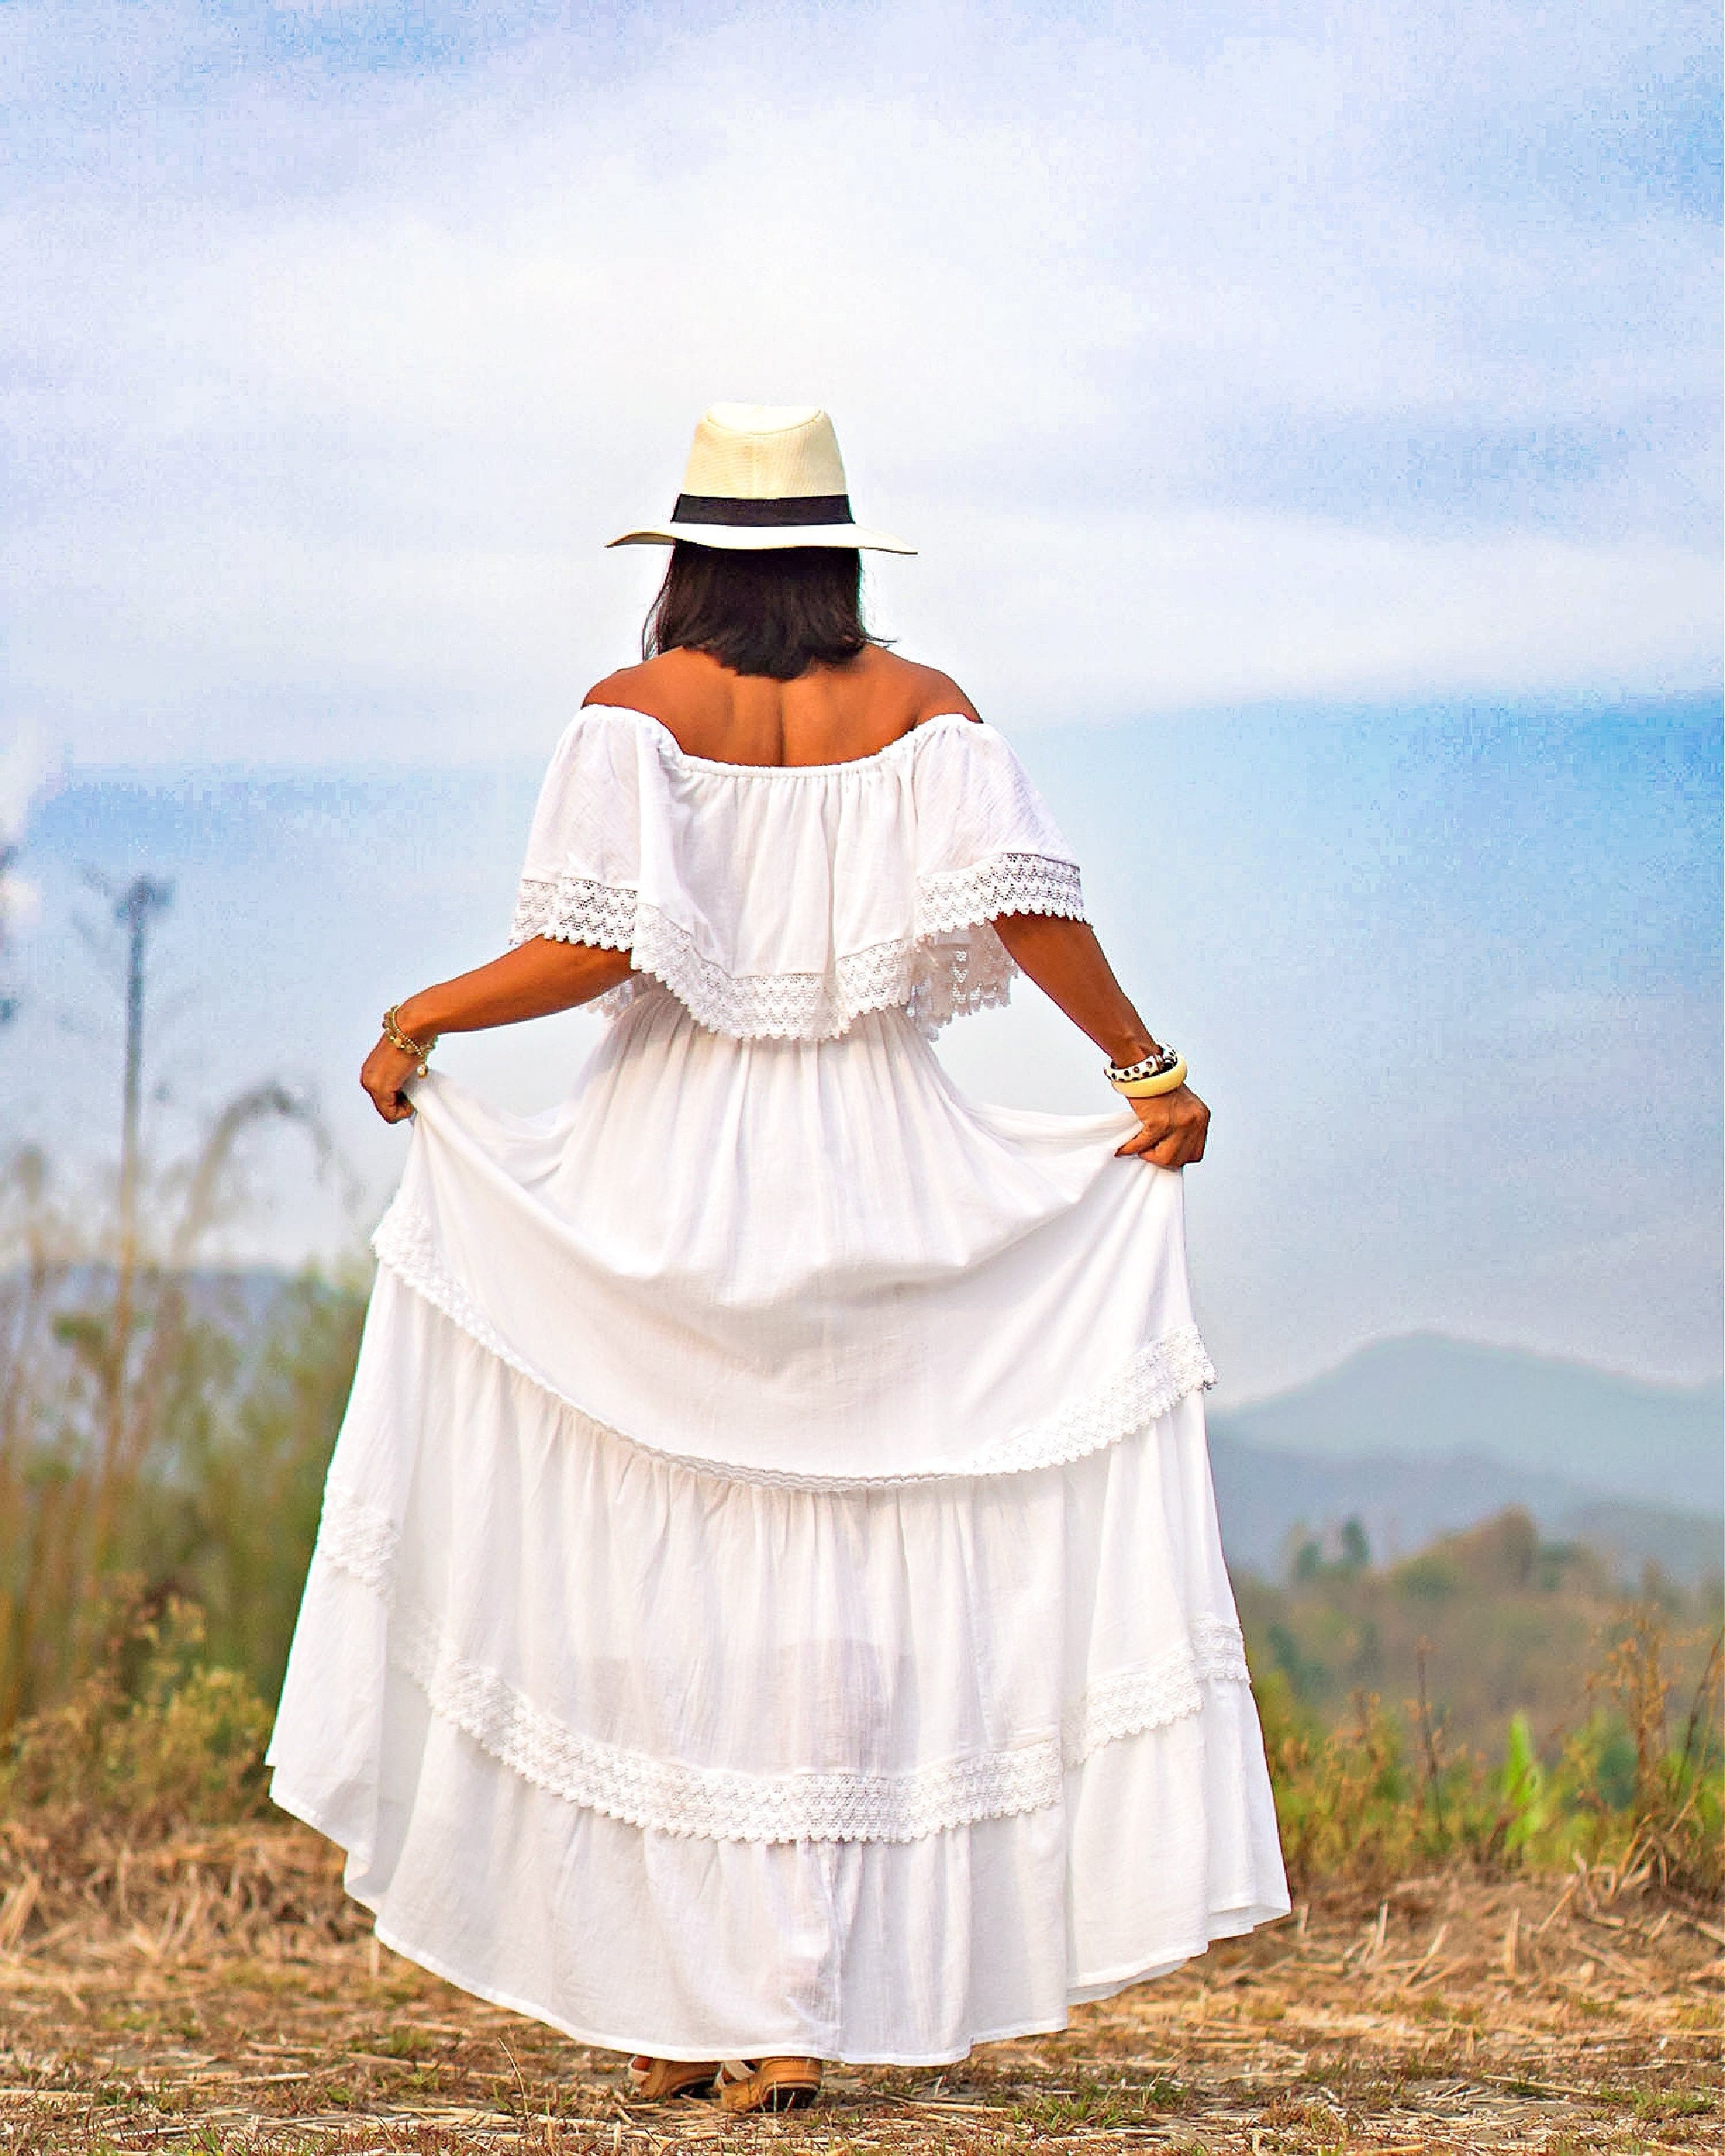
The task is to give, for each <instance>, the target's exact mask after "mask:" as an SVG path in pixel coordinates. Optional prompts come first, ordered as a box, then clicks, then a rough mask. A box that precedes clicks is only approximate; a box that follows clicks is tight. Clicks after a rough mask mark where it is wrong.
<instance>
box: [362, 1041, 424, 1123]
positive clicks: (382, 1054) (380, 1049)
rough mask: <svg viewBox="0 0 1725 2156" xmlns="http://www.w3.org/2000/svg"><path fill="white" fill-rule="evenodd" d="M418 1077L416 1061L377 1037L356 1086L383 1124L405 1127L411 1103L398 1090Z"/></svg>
mask: <svg viewBox="0 0 1725 2156" xmlns="http://www.w3.org/2000/svg"><path fill="white" fill-rule="evenodd" d="M418 1075H419V1058H418V1057H417V1056H405V1055H404V1054H403V1053H402V1051H401V1050H400V1049H398V1048H397V1047H395V1046H393V1045H392V1043H391V1042H390V1041H389V1039H388V1038H387V1037H386V1036H385V1035H383V1034H380V1035H379V1036H378V1044H377V1046H376V1047H375V1048H374V1049H373V1050H372V1052H371V1054H370V1055H369V1056H367V1058H366V1060H365V1062H364V1063H363V1064H362V1065H361V1069H360V1083H361V1085H362V1086H363V1087H365V1089H366V1091H367V1093H368V1094H370V1095H371V1097H372V1106H373V1107H374V1108H375V1109H376V1110H377V1112H378V1113H379V1114H380V1116H381V1117H382V1118H383V1119H384V1121H385V1122H386V1123H405V1121H406V1120H407V1119H408V1117H409V1116H411V1114H412V1112H413V1103H412V1102H411V1100H409V1099H408V1097H407V1095H406V1094H405V1093H404V1092H403V1091H402V1088H403V1087H404V1086H405V1085H406V1083H407V1081H408V1080H409V1079H410V1078H417V1076H418Z"/></svg>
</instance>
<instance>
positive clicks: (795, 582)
mask: <svg viewBox="0 0 1725 2156" xmlns="http://www.w3.org/2000/svg"><path fill="white" fill-rule="evenodd" d="M867 642H869V631H868V630H867V629H866V628H864V626H863V624H862V555H860V554H859V553H858V552H857V550H856V548H855V547H765V548H762V549H761V550H760V551H759V552H758V553H755V552H744V551H743V550H742V549H741V548H737V549H732V548H728V547H698V546H694V545H693V544H691V543H690V542H689V541H687V540H686V539H680V540H678V542H676V544H675V545H674V547H673V548H671V561H670V566H669V567H668V568H667V570H666V571H665V580H664V582H663V583H662V585H661V586H659V596H658V597H657V598H656V599H655V600H654V602H653V604H652V605H651V607H650V608H649V610H648V614H647V623H646V626H645V627H644V628H643V630H642V632H641V655H642V657H643V659H653V658H656V657H657V656H658V655H659V654H660V653H661V652H663V651H679V650H681V651H705V652H706V654H707V655H708V656H709V657H711V658H714V659H717V660H718V662H719V664H720V665H721V666H723V667H731V669H732V671H733V672H735V673H737V674H770V675H771V676H772V678H773V680H775V681H794V680H796V678H797V676H798V675H799V674H803V673H806V671H807V669H808V668H809V667H811V666H812V665H814V664H815V663H816V662H817V661H820V662H822V663H824V664H825V665H827V666H838V665H841V664H842V663H843V662H844V661H845V660H846V659H854V658H855V657H856V655H857V653H858V652H859V651H861V650H862V648H863V646H864V645H865V644H866V643H867Z"/></svg>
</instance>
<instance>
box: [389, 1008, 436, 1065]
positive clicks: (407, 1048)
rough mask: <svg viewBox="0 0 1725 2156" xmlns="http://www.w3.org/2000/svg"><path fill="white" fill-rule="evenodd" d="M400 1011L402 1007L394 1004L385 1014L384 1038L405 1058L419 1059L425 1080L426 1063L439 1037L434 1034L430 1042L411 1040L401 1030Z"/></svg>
mask: <svg viewBox="0 0 1725 2156" xmlns="http://www.w3.org/2000/svg"><path fill="white" fill-rule="evenodd" d="M400 1009H401V1006H400V1005H399V1004H398V1003H392V1004H391V1005H390V1006H389V1008H388V1010H386V1012H384V1014H383V1037H384V1038H385V1039H386V1041H387V1042H388V1043H389V1044H390V1046H391V1047H392V1048H398V1049H399V1050H401V1052H402V1054H403V1055H404V1056H413V1057H415V1058H416V1059H417V1062H418V1064H419V1075H420V1076H421V1077H422V1078H423V1076H424V1075H425V1065H426V1062H427V1061H428V1059H429V1058H430V1054H431V1051H432V1050H433V1049H434V1048H436V1045H437V1036H436V1034H435V1033H434V1034H433V1035H432V1036H431V1037H430V1040H429V1041H424V1042H420V1041H416V1040H412V1039H410V1037H408V1036H407V1035H406V1034H405V1033H404V1032H403V1031H402V1030H401V1020H400V1018H399V1017H398V1012H399V1011H400Z"/></svg>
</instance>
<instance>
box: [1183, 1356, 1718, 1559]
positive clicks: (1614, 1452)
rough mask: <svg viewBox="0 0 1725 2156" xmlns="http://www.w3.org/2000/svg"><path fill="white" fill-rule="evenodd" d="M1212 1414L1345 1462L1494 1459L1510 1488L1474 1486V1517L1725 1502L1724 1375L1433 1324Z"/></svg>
mask: <svg viewBox="0 0 1725 2156" xmlns="http://www.w3.org/2000/svg"><path fill="white" fill-rule="evenodd" d="M1212 1423H1213V1427H1214V1430H1215V1431H1216V1432H1217V1433H1218V1435H1219V1436H1222V1437H1226V1438H1227V1439H1229V1440H1230V1441H1231V1442H1232V1443H1233V1444H1234V1445H1239V1446H1243V1447H1249V1448H1250V1449H1251V1451H1254V1452H1259V1453H1264V1452H1268V1453H1279V1454H1289V1455H1294V1456H1297V1457H1300V1458H1302V1460H1303V1461H1304V1462H1305V1463H1308V1466H1309V1465H1315V1463H1319V1462H1323V1461H1335V1462H1342V1461H1346V1462H1348V1463H1352V1464H1351V1465H1350V1467H1349V1470H1348V1471H1349V1473H1351V1474H1352V1473H1357V1472H1358V1470H1359V1469H1360V1468H1361V1467H1363V1465H1364V1463H1366V1462H1377V1463H1388V1462H1392V1461H1394V1462H1402V1463H1408V1464H1409V1465H1410V1466H1411V1467H1414V1468H1416V1469H1424V1470H1440V1471H1441V1472H1442V1473H1443V1474H1445V1475H1448V1476H1457V1477H1458V1478H1463V1479H1467V1478H1472V1477H1475V1476H1477V1475H1478V1474H1479V1472H1480V1470H1481V1467H1482V1465H1490V1466H1493V1467H1496V1469H1498V1470H1503V1471H1504V1473H1505V1474H1507V1476H1509V1478H1510V1479H1511V1480H1512V1481H1514V1482H1515V1493H1514V1494H1513V1495H1509V1494H1505V1495H1493V1496H1491V1497H1490V1498H1487V1497H1485V1496H1484V1495H1482V1496H1481V1497H1480V1500H1479V1504H1478V1509H1477V1511H1475V1512H1474V1513H1473V1514H1472V1515H1471V1516H1472V1517H1473V1518H1483V1517H1484V1515H1485V1514H1487V1513H1488V1512H1490V1511H1493V1510H1496V1509H1499V1508H1501V1507H1502V1505H1504V1504H1506V1503H1516V1504H1527V1506H1528V1507H1529V1509H1530V1510H1534V1511H1535V1513H1536V1514H1539V1513H1541V1512H1543V1511H1544V1510H1545V1509H1546V1507H1547V1506H1548V1505H1551V1504H1558V1505H1570V1504H1576V1505H1578V1504H1583V1503H1584V1502H1586V1501H1588V1500H1589V1499H1590V1498H1592V1499H1599V1498H1627V1499H1628V1500H1630V1501H1632V1502H1634V1503H1635V1504H1637V1505H1644V1506H1651V1507H1655V1508H1656V1509H1658V1510H1659V1511H1662V1512H1676V1513H1684V1512H1688V1513H1699V1514H1708V1515H1711V1514H1717V1513H1718V1512H1719V1511H1720V1510H1721V1507H1722V1505H1725V1387H1722V1386H1721V1385H1720V1384H1718V1383H1711V1384H1706V1385H1651V1384H1646V1383H1643V1382H1640V1381H1639V1380H1637V1379H1634V1378H1630V1377H1618V1376H1613V1375H1612V1374H1611V1373H1609V1371H1605V1370H1598V1369H1590V1367H1589V1366H1588V1365H1587V1364H1585V1363H1570V1362H1560V1361H1558V1360H1555V1359H1554V1358H1553V1357H1547V1356H1542V1355H1532V1354H1529V1353H1527V1351H1525V1350H1522V1349H1518V1348H1499V1347H1482V1346H1479V1345H1477V1344H1475V1343H1473V1342H1471V1341H1466V1340H1452V1339H1447V1338H1444V1337H1443V1336H1442V1335H1441V1334H1438V1333H1412V1334H1409V1335H1408V1336H1407V1337H1406V1338H1401V1339H1393V1340H1379V1341H1376V1342H1374V1343H1373V1344H1371V1346H1369V1347H1364V1348H1362V1349H1360V1350H1359V1351H1358V1353H1357V1354H1355V1355H1352V1356H1350V1357H1348V1359H1347V1360H1346V1362H1345V1363H1341V1364H1339V1366H1338V1367H1337V1368H1336V1369H1333V1370H1331V1371H1329V1372H1327V1374H1326V1375H1325V1376H1321V1377H1317V1378H1314V1379H1313V1380H1312V1381H1311V1382H1309V1383H1308V1384H1305V1385H1301V1386H1297V1387H1296V1388H1295V1389H1294V1390H1292V1391H1290V1392H1286V1393H1282V1394H1279V1395H1277V1397H1275V1398H1274V1399H1270V1400H1263V1401H1254V1402H1252V1403H1251V1405H1249V1406H1247V1407H1236V1408H1233V1409H1231V1410H1226V1411H1224V1412H1221V1413H1217V1414H1216V1415H1215V1416H1214V1417H1213V1418H1212ZM1422 1486H1423V1485H1422V1484H1421V1482H1419V1481H1418V1480H1417V1478H1416V1480H1415V1482H1410V1483H1408V1484H1407V1485H1405V1487H1407V1488H1408V1489H1409V1491H1410V1493H1411V1491H1412V1490H1413V1489H1415V1488H1418V1487H1422ZM1397 1487H1403V1485H1399V1484H1398V1485H1397ZM1496 1488H1497V1489H1500V1490H1507V1489H1508V1484H1507V1483H1506V1482H1504V1481H1503V1480H1502V1477H1500V1478H1499V1479H1498V1481H1497V1482H1496ZM1536 1488H1537V1498H1536V1494H1535V1493H1536ZM1452 1524H1460V1523H1452Z"/></svg>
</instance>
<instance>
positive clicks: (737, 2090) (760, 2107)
mask: <svg viewBox="0 0 1725 2156" xmlns="http://www.w3.org/2000/svg"><path fill="white" fill-rule="evenodd" d="M819 2094H820V2061H819V2059H726V2060H725V2062H724V2065H722V2066H721V2067H720V2068H719V2070H718V2100H719V2102H720V2103H722V2104H723V2105H724V2108H725V2109H726V2110H727V2111H731V2112H737V2111H798V2110H800V2109H802V2107H803V2105H804V2104H806V2103H813V2102H814V2100H815V2098H816V2097H817V2096H819Z"/></svg>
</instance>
